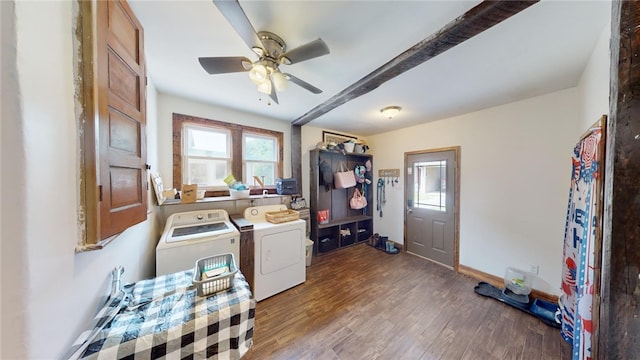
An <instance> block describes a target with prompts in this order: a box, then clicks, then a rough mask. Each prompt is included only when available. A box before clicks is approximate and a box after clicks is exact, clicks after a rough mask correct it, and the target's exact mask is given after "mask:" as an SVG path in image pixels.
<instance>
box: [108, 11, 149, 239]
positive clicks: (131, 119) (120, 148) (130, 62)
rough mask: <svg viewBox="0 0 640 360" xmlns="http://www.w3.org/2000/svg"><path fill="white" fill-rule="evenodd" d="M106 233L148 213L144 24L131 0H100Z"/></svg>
mask: <svg viewBox="0 0 640 360" xmlns="http://www.w3.org/2000/svg"><path fill="white" fill-rule="evenodd" d="M97 6H98V13H99V16H98V20H97V28H98V45H97V47H98V56H97V61H98V62H99V64H100V66H98V88H99V95H98V96H99V101H98V112H99V120H100V125H99V126H100V128H99V134H100V141H99V158H100V170H99V174H100V180H99V181H100V185H101V189H102V194H101V195H102V196H101V197H102V199H101V202H100V239H105V238H107V237H109V236H112V235H114V234H117V233H119V232H122V231H123V230H125V229H126V228H128V227H130V226H132V225H135V224H137V223H139V222H141V221H144V220H145V219H146V218H147V193H146V190H147V177H146V176H147V174H146V165H145V163H146V142H145V133H144V132H145V122H146V110H145V106H146V105H145V104H146V98H145V91H146V90H145V79H146V70H145V65H144V47H143V35H144V34H143V30H142V26H141V25H140V23H139V22H138V20H137V19H136V18H135V16H134V14H133V12H132V11H131V9H130V8H129V6H128V5H127V3H126V2H125V1H98V3H97Z"/></svg>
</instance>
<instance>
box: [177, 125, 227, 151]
mask: <svg viewBox="0 0 640 360" xmlns="http://www.w3.org/2000/svg"><path fill="white" fill-rule="evenodd" d="M186 130H187V144H186V146H185V150H186V151H185V152H186V155H188V156H206V157H215V158H226V159H228V158H229V141H228V138H229V135H228V134H227V133H226V132H223V131H215V130H208V129H201V128H197V127H191V126H187V127H186Z"/></svg>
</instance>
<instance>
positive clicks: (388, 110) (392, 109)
mask: <svg viewBox="0 0 640 360" xmlns="http://www.w3.org/2000/svg"><path fill="white" fill-rule="evenodd" d="M401 109H402V108H401V107H400V106H386V107H383V108H382V109H380V112H381V113H382V115H384V117H386V118H389V119H391V118H393V117H394V116H396V115H397V114H398V113H399V112H400V110H401Z"/></svg>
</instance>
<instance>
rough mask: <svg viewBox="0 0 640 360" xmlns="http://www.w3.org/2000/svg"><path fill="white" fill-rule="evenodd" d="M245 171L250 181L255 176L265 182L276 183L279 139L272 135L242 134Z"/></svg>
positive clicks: (246, 177)
mask: <svg viewBox="0 0 640 360" xmlns="http://www.w3.org/2000/svg"><path fill="white" fill-rule="evenodd" d="M242 154H243V159H242V160H243V172H244V174H245V179H246V180H247V181H250V179H253V178H254V176H255V177H257V178H258V179H260V180H261V181H262V183H263V184H270V185H273V184H275V183H276V171H277V169H278V158H277V154H278V139H277V138H276V137H274V136H270V135H260V134H251V133H244V134H243V136H242Z"/></svg>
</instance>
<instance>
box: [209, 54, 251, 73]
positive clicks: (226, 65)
mask: <svg viewBox="0 0 640 360" xmlns="http://www.w3.org/2000/svg"><path fill="white" fill-rule="evenodd" d="M198 61H200V65H202V68H203V69H204V70H205V71H206V72H208V73H209V74H225V73H232V72H242V71H247V68H246V67H245V65H243V63H244V64H251V60H249V59H248V58H246V57H244V56H229V57H201V58H198Z"/></svg>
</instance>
